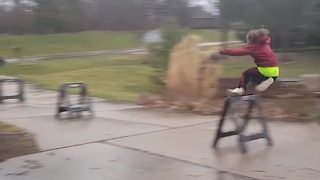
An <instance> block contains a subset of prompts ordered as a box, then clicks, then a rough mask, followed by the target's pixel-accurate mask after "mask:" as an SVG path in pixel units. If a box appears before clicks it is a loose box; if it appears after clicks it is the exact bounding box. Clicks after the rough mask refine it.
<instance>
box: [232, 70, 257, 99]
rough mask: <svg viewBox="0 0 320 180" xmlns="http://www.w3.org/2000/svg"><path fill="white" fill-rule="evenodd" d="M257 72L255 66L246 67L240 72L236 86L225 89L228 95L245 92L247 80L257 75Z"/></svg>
mask: <svg viewBox="0 0 320 180" xmlns="http://www.w3.org/2000/svg"><path fill="white" fill-rule="evenodd" d="M258 74H259V71H258V69H257V68H250V69H247V70H246V71H244V72H243V73H242V75H241V78H240V81H239V84H238V87H237V88H235V89H227V94H228V95H229V96H232V95H242V94H243V93H244V92H245V90H246V87H247V85H248V83H249V81H250V80H251V79H253V78H254V77H255V76H257V75H258Z"/></svg>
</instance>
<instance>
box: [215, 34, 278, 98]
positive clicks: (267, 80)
mask: <svg viewBox="0 0 320 180" xmlns="http://www.w3.org/2000/svg"><path fill="white" fill-rule="evenodd" d="M270 43H271V38H270V36H269V31H268V30H267V29H265V28H260V29H253V30H251V31H249V32H248V34H247V44H248V45H247V46H245V47H243V48H236V49H223V50H220V51H219V53H220V54H223V55H230V56H244V55H250V56H251V57H253V59H254V63H255V64H256V65H257V67H254V68H250V69H247V70H246V71H244V72H243V73H242V76H241V78H240V82H239V85H238V87H237V88H235V89H228V90H227V93H228V94H229V95H242V94H243V93H244V92H245V90H246V88H247V85H248V83H249V82H250V81H251V82H253V83H255V84H257V86H256V87H255V90H256V91H265V90H266V89H267V88H268V87H269V86H270V85H271V84H272V83H273V82H274V81H275V80H276V78H277V77H278V76H279V67H278V62H277V57H276V55H275V53H274V52H273V51H272V49H271V47H270Z"/></svg>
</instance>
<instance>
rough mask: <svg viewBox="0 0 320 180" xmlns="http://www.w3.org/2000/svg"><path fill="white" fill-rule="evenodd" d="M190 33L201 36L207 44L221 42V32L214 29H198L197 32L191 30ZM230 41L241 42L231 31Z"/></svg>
mask: <svg viewBox="0 0 320 180" xmlns="http://www.w3.org/2000/svg"><path fill="white" fill-rule="evenodd" d="M188 33H194V34H198V35H200V36H201V37H202V38H203V40H204V41H205V42H214V41H220V40H221V37H220V36H221V33H220V31H219V30H214V29H197V30H190V31H188ZM228 36H229V41H237V40H239V39H238V38H237V36H236V33H235V32H234V31H230V32H229V34H228Z"/></svg>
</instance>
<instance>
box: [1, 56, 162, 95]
mask: <svg viewBox="0 0 320 180" xmlns="http://www.w3.org/2000/svg"><path fill="white" fill-rule="evenodd" d="M143 61H144V58H141V57H138V56H137V57H132V56H131V57H127V56H118V57H95V58H80V59H65V60H52V61H43V62H40V63H38V64H31V65H16V64H9V65H7V66H6V67H4V68H2V69H1V70H0V74H6V75H13V76H18V77H23V78H24V79H26V80H28V81H31V82H33V83H35V84H38V85H40V86H41V87H43V88H45V89H57V88H58V87H59V86H60V85H61V84H62V83H68V82H84V83H87V84H88V85H89V87H90V88H89V91H90V94H91V95H93V96H96V97H101V98H106V99H111V100H115V101H134V100H136V99H137V97H138V96H139V95H140V94H141V93H143V92H152V91H155V90H157V89H158V87H157V86H156V85H155V84H153V83H152V82H151V80H150V76H152V75H153V74H154V73H155V72H154V71H153V69H152V68H151V67H150V66H148V65H145V64H143Z"/></svg>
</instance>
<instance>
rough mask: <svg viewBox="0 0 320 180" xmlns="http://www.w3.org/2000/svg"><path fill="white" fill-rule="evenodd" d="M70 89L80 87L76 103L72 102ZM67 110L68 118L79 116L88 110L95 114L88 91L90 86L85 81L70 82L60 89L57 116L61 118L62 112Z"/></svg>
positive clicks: (91, 114) (90, 113)
mask: <svg viewBox="0 0 320 180" xmlns="http://www.w3.org/2000/svg"><path fill="white" fill-rule="evenodd" d="M68 89H79V90H80V91H79V94H78V96H79V99H78V100H77V102H76V103H72V102H71V100H70V97H69V94H68V92H67V91H68ZM63 112H67V113H68V114H69V116H68V118H73V117H79V116H81V115H82V112H88V113H89V115H90V116H91V117H92V116H93V110H92V105H91V98H90V96H89V93H88V86H87V85H86V84H84V83H68V84H63V85H62V86H61V87H60V89H59V96H58V101H57V111H56V115H55V116H56V118H61V114H62V113H63Z"/></svg>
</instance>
